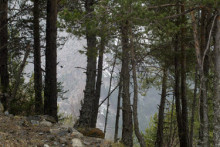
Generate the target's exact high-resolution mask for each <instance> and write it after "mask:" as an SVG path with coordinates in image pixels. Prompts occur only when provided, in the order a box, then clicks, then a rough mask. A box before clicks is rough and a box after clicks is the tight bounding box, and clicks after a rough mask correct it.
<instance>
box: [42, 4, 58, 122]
mask: <svg viewBox="0 0 220 147" xmlns="http://www.w3.org/2000/svg"><path fill="white" fill-rule="evenodd" d="M56 25H57V0H47V24H46V75H45V91H44V114H47V115H50V116H53V117H54V118H55V119H56V120H57V121H58V117H57V42H56V39H57V26H56Z"/></svg>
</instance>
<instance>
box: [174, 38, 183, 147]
mask: <svg viewBox="0 0 220 147" xmlns="http://www.w3.org/2000/svg"><path fill="white" fill-rule="evenodd" d="M174 48H175V59H174V64H175V86H174V95H175V105H176V117H177V125H178V135H179V140H180V146H182V147H183V145H184V142H183V139H182V112H181V111H182V110H181V105H180V69H179V49H178V48H179V35H178V34H177V35H176V38H175V41H174Z"/></svg>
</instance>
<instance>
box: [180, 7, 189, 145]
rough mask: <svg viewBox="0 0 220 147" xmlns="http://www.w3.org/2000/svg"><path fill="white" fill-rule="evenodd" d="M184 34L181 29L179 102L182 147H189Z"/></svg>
mask: <svg viewBox="0 0 220 147" xmlns="http://www.w3.org/2000/svg"><path fill="white" fill-rule="evenodd" d="M184 11H185V6H184V5H182V6H181V13H182V12H184ZM185 20H186V18H185V15H183V16H182V24H184V23H185V22H186V21H185ZM185 34H186V29H185V28H184V27H182V28H181V100H182V101H181V102H182V131H183V132H182V137H183V142H184V147H188V146H189V139H188V135H189V131H188V130H189V129H188V111H187V109H188V104H187V95H186V51H185Z"/></svg>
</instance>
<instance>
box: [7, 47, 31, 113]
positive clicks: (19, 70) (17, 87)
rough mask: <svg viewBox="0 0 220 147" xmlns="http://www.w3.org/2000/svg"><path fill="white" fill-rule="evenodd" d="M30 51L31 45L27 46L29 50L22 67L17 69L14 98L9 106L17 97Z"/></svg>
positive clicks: (13, 91)
mask: <svg viewBox="0 0 220 147" xmlns="http://www.w3.org/2000/svg"><path fill="white" fill-rule="evenodd" d="M29 53H30V45H28V46H27V50H26V52H25V55H24V59H23V61H22V63H21V65H20V67H19V69H18V71H17V73H16V75H15V83H14V85H13V90H12V95H11V97H12V99H10V100H9V106H10V104H11V101H13V100H14V99H16V95H17V91H18V89H19V85H20V82H21V74H22V72H23V71H24V68H25V65H26V62H27V59H28V56H29ZM9 110H10V108H9ZM10 111H11V110H10Z"/></svg>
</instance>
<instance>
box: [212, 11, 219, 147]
mask: <svg viewBox="0 0 220 147" xmlns="http://www.w3.org/2000/svg"><path fill="white" fill-rule="evenodd" d="M214 53H215V61H214V63H215V67H214V68H215V80H214V81H215V83H214V87H215V98H214V124H213V125H214V133H213V137H214V146H216V147H217V146H220V8H218V16H217V19H216V34H215V46H214Z"/></svg>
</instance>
